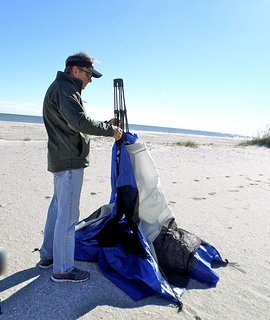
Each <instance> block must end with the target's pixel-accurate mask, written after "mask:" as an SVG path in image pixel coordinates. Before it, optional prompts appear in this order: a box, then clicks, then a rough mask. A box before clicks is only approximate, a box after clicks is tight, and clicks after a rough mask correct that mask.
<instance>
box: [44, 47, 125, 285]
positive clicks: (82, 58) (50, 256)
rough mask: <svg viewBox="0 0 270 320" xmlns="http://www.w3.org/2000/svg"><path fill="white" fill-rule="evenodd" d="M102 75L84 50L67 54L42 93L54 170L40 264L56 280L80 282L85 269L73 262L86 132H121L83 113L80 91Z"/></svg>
mask: <svg viewBox="0 0 270 320" xmlns="http://www.w3.org/2000/svg"><path fill="white" fill-rule="evenodd" d="M101 76H102V75H101V73H99V72H98V71H96V70H95V69H94V67H93V59H92V58H91V57H89V56H88V55H86V54H85V53H78V54H74V55H72V56H69V57H68V58H67V60H66V68H65V71H64V72H61V71H58V73H57V76H56V79H55V81H54V82H53V83H52V84H51V85H50V87H49V88H48V90H47V93H46V95H45V98H44V104H43V119H44V124H45V127H46V130H47V134H48V170H49V171H50V172H52V173H53V175H54V195H53V198H52V200H51V203H50V206H49V210H48V216H47V221H46V225H45V231H44V240H43V244H42V247H41V249H40V262H39V267H40V268H41V269H48V268H50V267H51V266H52V267H53V274H52V276H51V279H52V280H53V281H54V282H63V281H71V282H82V281H85V280H87V279H89V277H90V274H89V272H87V271H83V270H80V269H78V268H76V267H75V266H74V249H75V225H76V224H77V222H78V220H79V202H80V194H81V188H82V183H83V173H84V168H86V167H87V166H88V165H89V159H88V157H89V146H90V136H89V135H98V136H111V137H113V138H114V139H115V140H119V139H120V138H121V137H122V130H121V128H119V127H117V126H114V125H112V123H113V121H112V120H113V119H112V120H111V121H110V122H109V123H107V122H98V121H94V120H92V119H90V118H87V116H86V113H85V109H84V106H83V102H82V99H81V91H82V90H83V89H85V87H86V86H87V85H88V83H91V82H92V77H94V78H100V77H101Z"/></svg>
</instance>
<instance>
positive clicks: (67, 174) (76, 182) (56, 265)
mask: <svg viewBox="0 0 270 320" xmlns="http://www.w3.org/2000/svg"><path fill="white" fill-rule="evenodd" d="M83 173H84V169H73V170H66V171H61V172H56V173H54V174H53V175H54V195H53V198H52V201H51V203H50V206H49V210H48V215H47V220H46V225H45V230H44V241H43V244H42V247H41V249H40V258H41V259H46V260H48V259H53V272H54V273H64V272H69V271H71V270H72V269H73V268H74V250H75V225H76V224H77V222H78V220H79V215H80V213H79V204H80V196H81V189H82V183H83Z"/></svg>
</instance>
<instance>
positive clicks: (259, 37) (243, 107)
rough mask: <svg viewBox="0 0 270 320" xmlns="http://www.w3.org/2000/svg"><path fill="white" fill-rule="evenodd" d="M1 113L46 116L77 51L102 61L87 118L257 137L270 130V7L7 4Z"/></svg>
mask: <svg viewBox="0 0 270 320" xmlns="http://www.w3.org/2000/svg"><path fill="white" fill-rule="evenodd" d="M0 46H1V59H0V67H1V78H0V112H2V113H17V114H30V115H41V114H42V102H43V98H44V94H45V92H46V90H47V87H48V86H49V85H50V83H51V82H52V81H53V80H54V78H55V76H56V72H57V71H58V70H63V69H64V61H65V59H66V58H67V56H69V55H70V54H73V53H74V52H78V51H84V52H86V53H88V54H89V55H91V56H93V57H95V58H96V59H97V60H98V61H99V64H96V69H97V70H99V71H100V72H101V73H103V77H102V78H100V79H96V80H95V79H94V81H93V82H92V83H91V84H90V85H88V87H87V88H86V89H85V90H84V91H83V99H84V100H85V101H86V102H87V111H88V112H89V115H90V116H91V117H93V118H94V119H96V120H105V119H110V118H112V117H113V79H114V78H123V80H124V87H125V99H126V105H127V110H128V119H129V122H130V123H133V124H146V125H159V126H165V127H176V128H186V129H195V130H196V129H199V130H208V131H219V132H227V133H239V134H251V135H256V134H257V133H258V132H260V131H261V130H264V129H265V128H266V126H267V125H269V124H270V86H269V85H270V81H269V80H270V61H269V59H270V0H95V1H91V0H78V1H74V0H72V1H71V0H44V1H41V0H8V1H6V0H0Z"/></svg>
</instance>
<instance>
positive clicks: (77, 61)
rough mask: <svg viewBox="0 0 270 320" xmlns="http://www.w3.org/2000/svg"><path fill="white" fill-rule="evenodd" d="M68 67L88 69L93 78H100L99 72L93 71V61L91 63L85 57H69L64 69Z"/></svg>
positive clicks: (89, 59)
mask: <svg viewBox="0 0 270 320" xmlns="http://www.w3.org/2000/svg"><path fill="white" fill-rule="evenodd" d="M70 66H76V67H85V68H90V70H91V71H92V74H93V77H94V78H100V77H101V76H102V74H101V73H100V72H98V71H97V70H96V69H94V67H93V61H91V58H86V57H81V56H76V55H74V56H70V57H68V58H67V60H66V67H70Z"/></svg>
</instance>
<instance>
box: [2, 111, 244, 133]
mask: <svg viewBox="0 0 270 320" xmlns="http://www.w3.org/2000/svg"><path fill="white" fill-rule="evenodd" d="M0 121H11V122H23V123H43V118H42V117H41V116H29V115H23V114H9V113H0ZM129 130H130V131H152V132H159V133H176V134H188V135H202V136H211V137H224V138H236V137H240V136H239V135H235V134H230V133H222V132H212V131H201V130H191V129H181V128H169V127H158V126H147V125H141V124H129Z"/></svg>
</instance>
